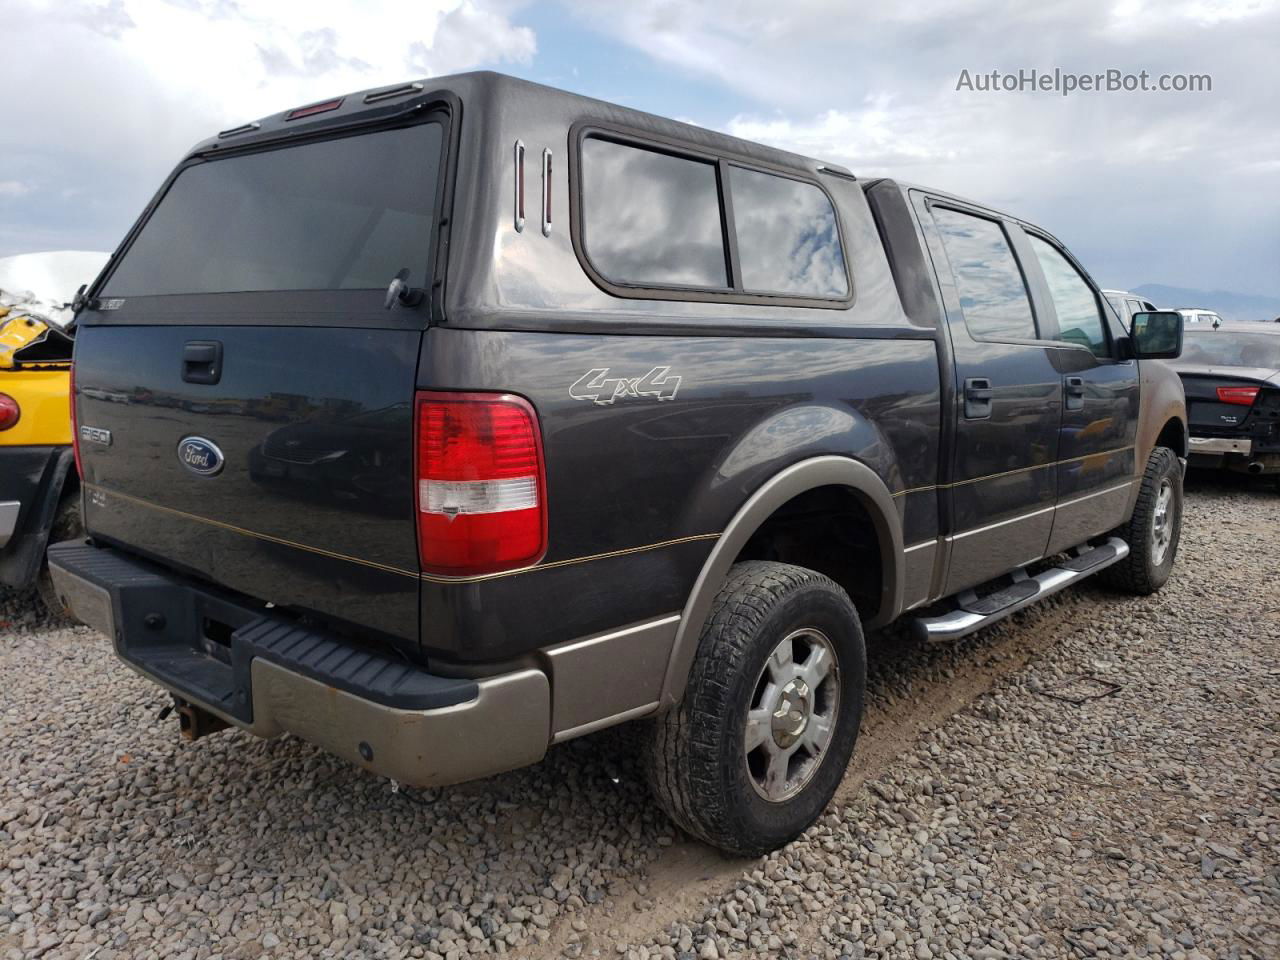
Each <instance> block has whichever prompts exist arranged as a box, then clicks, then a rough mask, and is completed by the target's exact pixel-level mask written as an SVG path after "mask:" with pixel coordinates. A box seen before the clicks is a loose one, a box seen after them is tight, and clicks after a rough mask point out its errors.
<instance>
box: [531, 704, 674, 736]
mask: <svg viewBox="0 0 1280 960" xmlns="http://www.w3.org/2000/svg"><path fill="white" fill-rule="evenodd" d="M657 709H658V701H657V700H655V701H653V703H646V704H644V705H643V706H640V707H633V708H632V709H630V710H623V711H622V712H621V713H615V714H613V716H609V717H601V718H600V719H599V720H592V721H591V722H590V723H584V724H582V725H581V726H577V727H570V728H569V729H568V730H561V731H560V732H559V733H557V734H556V735H555V736H553V737H552V738H551V742H552V743H564V742H565V741H566V740H572V739H573V738H574V737H584V736H586V735H587V734H588V733H595V732H596V731H597V730H603V729H605V727H612V726H615V725H616V724H619V723H626V722H627V721H628V720H635V719H638V718H639V717H647V716H648V715H649V714H651V713H654V712H656V711H657Z"/></svg>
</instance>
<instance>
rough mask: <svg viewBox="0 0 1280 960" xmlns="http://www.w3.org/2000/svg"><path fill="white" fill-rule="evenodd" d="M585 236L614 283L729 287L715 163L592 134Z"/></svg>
mask: <svg viewBox="0 0 1280 960" xmlns="http://www.w3.org/2000/svg"><path fill="white" fill-rule="evenodd" d="M582 220H583V223H582V227H583V230H582V239H583V246H584V247H585V248H586V252H587V256H588V257H589V258H590V259H591V262H592V264H593V265H594V266H595V268H596V270H598V271H599V272H600V273H601V275H603V276H604V277H605V278H606V279H608V280H611V281H613V282H614V283H622V284H635V285H640V286H684V287H703V288H725V287H728V286H729V269H728V258H727V255H726V251H725V242H724V226H723V223H722V221H721V216H720V187H719V181H718V179H717V173H716V165H715V164H714V163H710V162H704V161H700V160H694V159H691V158H688V157H678V156H674V155H672V154H669V153H660V152H659V151H657V150H648V149H645V148H642V147H636V146H632V145H630V144H624V143H615V142H613V141H612V140H602V139H600V138H598V137H589V138H587V139H586V140H585V141H583V144H582Z"/></svg>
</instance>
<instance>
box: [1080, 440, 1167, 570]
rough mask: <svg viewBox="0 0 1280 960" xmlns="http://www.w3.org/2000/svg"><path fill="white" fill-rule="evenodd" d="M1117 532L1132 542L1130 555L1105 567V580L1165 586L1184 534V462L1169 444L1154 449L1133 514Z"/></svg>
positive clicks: (1129, 542)
mask: <svg viewBox="0 0 1280 960" xmlns="http://www.w3.org/2000/svg"><path fill="white" fill-rule="evenodd" d="M1116 534H1117V535H1118V536H1120V537H1121V538H1123V540H1124V541H1125V542H1126V543H1127V544H1129V555H1128V556H1127V557H1125V558H1124V559H1123V560H1121V561H1120V562H1119V563H1116V564H1112V565H1111V566H1110V567H1107V569H1105V570H1103V571H1102V573H1101V574H1100V576H1101V577H1102V578H1103V580H1104V581H1105V582H1107V583H1108V584H1110V585H1111V586H1113V587H1116V588H1117V589H1120V590H1124V591H1126V592H1128V593H1136V594H1150V593H1155V592H1156V591H1157V590H1159V589H1160V588H1161V587H1163V586H1164V585H1165V582H1166V581H1167V580H1168V579H1169V574H1170V573H1171V572H1172V571H1173V561H1174V557H1176V556H1177V553H1178V540H1179V538H1180V537H1181V534H1182V465H1181V464H1180V463H1179V462H1178V457H1177V454H1175V453H1174V452H1173V451H1172V450H1170V449H1169V448H1168V447H1156V448H1155V449H1154V450H1153V451H1151V457H1150V459H1149V460H1148V461H1147V469H1146V472H1145V473H1144V474H1143V476H1142V487H1141V489H1140V490H1139V491H1138V501H1137V503H1136V504H1135V505H1134V508H1133V515H1132V516H1131V517H1130V518H1129V522H1128V523H1126V524H1125V525H1124V526H1123V527H1120V528H1119V529H1118V530H1116Z"/></svg>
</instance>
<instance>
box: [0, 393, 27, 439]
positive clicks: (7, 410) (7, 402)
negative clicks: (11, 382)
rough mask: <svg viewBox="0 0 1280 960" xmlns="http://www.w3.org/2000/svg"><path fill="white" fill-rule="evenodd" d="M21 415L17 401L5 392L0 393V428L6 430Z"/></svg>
mask: <svg viewBox="0 0 1280 960" xmlns="http://www.w3.org/2000/svg"><path fill="white" fill-rule="evenodd" d="M21 417H22V408H21V407H20V406H18V401H17V400H15V399H13V397H11V396H9V395H8V394H7V393H0V430H8V429H9V428H10V427H12V426H13V425H14V424H16V423H17V422H18V420H19V419H20V418H21Z"/></svg>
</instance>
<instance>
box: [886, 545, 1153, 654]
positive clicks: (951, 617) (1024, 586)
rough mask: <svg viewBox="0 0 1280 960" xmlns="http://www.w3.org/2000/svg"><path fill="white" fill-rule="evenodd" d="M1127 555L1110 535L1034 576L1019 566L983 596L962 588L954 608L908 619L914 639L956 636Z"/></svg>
mask: <svg viewBox="0 0 1280 960" xmlns="http://www.w3.org/2000/svg"><path fill="white" fill-rule="evenodd" d="M1128 555H1129V545H1128V544H1127V543H1125V542H1124V541H1123V540H1121V539H1120V538H1119V537H1111V538H1109V539H1108V540H1107V542H1106V543H1104V544H1102V545H1100V546H1097V547H1085V548H1082V549H1081V550H1079V552H1077V553H1076V555H1075V556H1073V557H1072V558H1071V559H1070V560H1068V561H1066V562H1064V563H1062V564H1060V565H1059V566H1056V567H1051V568H1049V569H1048V570H1045V571H1044V572H1042V573H1038V574H1036V575H1035V576H1034V577H1032V576H1028V575H1027V574H1026V573H1025V572H1024V571H1022V570H1018V571H1015V572H1014V574H1013V583H1012V584H1011V585H1010V586H1007V587H1005V588H1004V589H1002V590H997V591H996V592H995V593H990V594H987V595H986V596H985V597H979V596H978V595H977V594H976V593H974V592H973V591H972V590H966V591H964V592H963V593H960V594H957V595H956V597H955V603H956V608H955V609H954V610H951V611H949V612H947V613H944V614H941V615H939V616H936V617H916V618H915V619H914V620H912V621H911V629H912V632H913V633H914V634H915V637H916V639H918V640H923V641H925V642H928V643H937V642H940V641H943V640H957V639H959V638H960V637H965V636H968V635H969V634H971V633H973V632H974V631H975V630H981V629H982V628H983V627H986V626H989V625H991V624H993V623H995V622H996V621H997V620H1003V619H1004V618H1005V617H1007V616H1009V615H1010V614H1013V613H1017V612H1018V611H1019V610H1022V609H1024V608H1025V607H1029V606H1031V604H1033V603H1035V602H1036V601H1037V600H1043V599H1044V598H1045V597H1047V596H1049V594H1051V593H1057V592H1058V591H1059V590H1061V589H1062V588H1063V587H1069V586H1071V584H1073V583H1076V582H1078V581H1080V580H1083V579H1084V578H1085V577H1087V576H1089V575H1090V574H1094V573H1097V572H1098V571H1099V570H1102V569H1103V568H1104V567H1109V566H1111V565H1112V564H1113V563H1119V562H1120V561H1121V560H1123V559H1124V558H1125V557H1127V556H1128Z"/></svg>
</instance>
